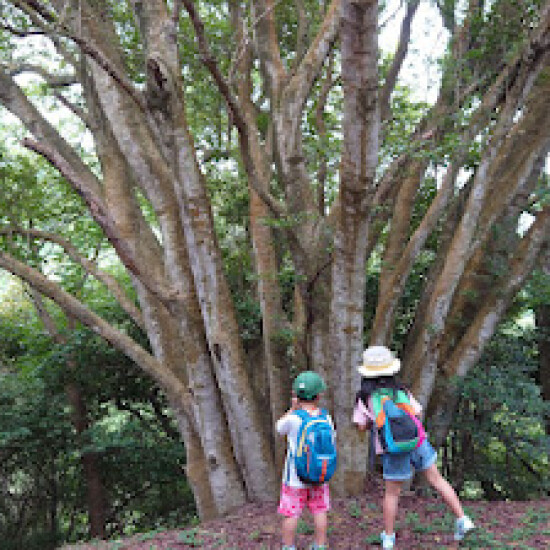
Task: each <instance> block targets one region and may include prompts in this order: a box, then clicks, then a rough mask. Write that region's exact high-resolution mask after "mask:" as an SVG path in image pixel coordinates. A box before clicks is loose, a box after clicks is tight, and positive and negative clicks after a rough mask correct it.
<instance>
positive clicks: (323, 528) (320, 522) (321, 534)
mask: <svg viewBox="0 0 550 550" xmlns="http://www.w3.org/2000/svg"><path fill="white" fill-rule="evenodd" d="M313 525H314V526H315V534H314V535H313V542H315V544H317V546H324V545H325V544H326V543H327V513H326V512H319V513H318V514H313Z"/></svg>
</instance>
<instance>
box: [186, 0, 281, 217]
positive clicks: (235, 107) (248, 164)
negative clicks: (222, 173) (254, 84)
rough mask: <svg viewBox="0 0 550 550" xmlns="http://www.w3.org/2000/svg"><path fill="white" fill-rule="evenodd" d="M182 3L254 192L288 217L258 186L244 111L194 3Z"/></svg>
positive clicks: (277, 211)
mask: <svg viewBox="0 0 550 550" xmlns="http://www.w3.org/2000/svg"><path fill="white" fill-rule="evenodd" d="M182 3H183V5H184V6H185V9H186V10H187V12H188V13H189V17H190V18H191V22H192V23H193V27H194V29H195V35H196V37H197V42H198V46H199V51H200V53H201V57H202V61H203V63H204V65H205V66H206V67H207V68H208V70H209V71H210V74H211V75H212V77H213V78H214V81H215V83H216V85H217V86H218V89H219V91H220V93H221V94H222V96H223V97H224V99H225V101H226V103H227V106H228V108H229V110H230V112H231V115H232V119H233V124H234V125H235V127H236V128H237V131H238V132H239V135H240V138H241V150H242V153H243V160H244V163H245V168H246V171H247V174H248V175H249V181H250V184H251V185H252V187H253V188H254V191H256V192H257V193H258V196H259V197H260V198H261V199H262V200H263V201H264V202H265V204H266V205H267V206H268V207H269V209H270V210H271V211H272V212H273V214H274V215H275V216H276V217H278V218H282V217H284V216H286V210H285V208H284V206H283V205H282V204H281V203H280V202H279V201H278V200H277V199H275V198H274V197H273V196H272V195H271V194H270V193H269V191H268V190H266V189H264V188H262V187H261V186H259V185H257V182H258V180H259V178H257V177H256V176H255V167H254V163H253V161H252V159H251V153H250V144H249V137H248V132H249V127H248V125H247V123H246V120H245V117H244V115H243V113H242V110H241V108H240V106H239V104H238V100H237V98H235V97H234V96H233V94H232V93H231V90H230V88H229V85H228V83H227V81H226V80H225V78H224V77H223V75H222V74H221V71H220V70H219V67H218V64H217V62H216V59H215V57H214V54H213V53H212V51H211V50H210V47H209V45H208V42H207V40H206V36H205V33H204V23H203V22H202V20H201V19H200V17H199V14H198V13H197V11H196V9H195V4H194V3H193V1H192V0H182Z"/></svg>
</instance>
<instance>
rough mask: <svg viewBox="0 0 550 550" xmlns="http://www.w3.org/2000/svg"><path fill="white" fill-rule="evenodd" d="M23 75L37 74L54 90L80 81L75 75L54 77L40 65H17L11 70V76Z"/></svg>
mask: <svg viewBox="0 0 550 550" xmlns="http://www.w3.org/2000/svg"><path fill="white" fill-rule="evenodd" d="M23 73H35V74H37V75H38V76H40V77H42V78H43V79H44V80H45V81H46V82H47V84H48V85H49V86H51V87H52V88H62V87H65V86H71V85H72V84H77V83H78V80H77V79H76V77H75V76H74V75H71V74H66V75H63V74H62V75H53V74H51V73H49V72H48V71H47V70H46V69H45V68H44V67H41V66H40V65H33V64H31V63H20V64H18V65H16V66H15V67H13V68H12V69H11V70H10V72H9V75H10V76H17V75H20V74H23Z"/></svg>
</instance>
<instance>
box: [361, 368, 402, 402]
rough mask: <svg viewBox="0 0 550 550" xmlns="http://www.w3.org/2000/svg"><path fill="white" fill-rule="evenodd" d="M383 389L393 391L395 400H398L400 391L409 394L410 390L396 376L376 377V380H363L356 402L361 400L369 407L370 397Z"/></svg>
mask: <svg viewBox="0 0 550 550" xmlns="http://www.w3.org/2000/svg"><path fill="white" fill-rule="evenodd" d="M381 388H384V389H388V390H393V398H394V399H395V398H397V392H398V391H399V390H401V391H404V392H408V391H409V390H408V389H407V388H406V387H405V386H404V385H403V384H402V383H401V382H400V380H399V379H398V378H397V377H396V376H395V375H393V376H376V377H374V378H364V377H362V378H361V389H360V390H359V391H358V392H357V396H356V398H355V400H356V402H357V401H358V400H359V399H361V401H363V403H364V404H365V407H366V406H368V402H369V397H370V395H371V394H372V393H373V392H375V391H376V390H379V389H381Z"/></svg>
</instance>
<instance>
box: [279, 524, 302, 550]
mask: <svg viewBox="0 0 550 550" xmlns="http://www.w3.org/2000/svg"><path fill="white" fill-rule="evenodd" d="M296 527H298V518H297V517H294V518H287V517H285V518H283V525H282V528H281V530H282V532H283V544H284V545H285V546H293V545H294V536H295V534H296Z"/></svg>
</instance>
